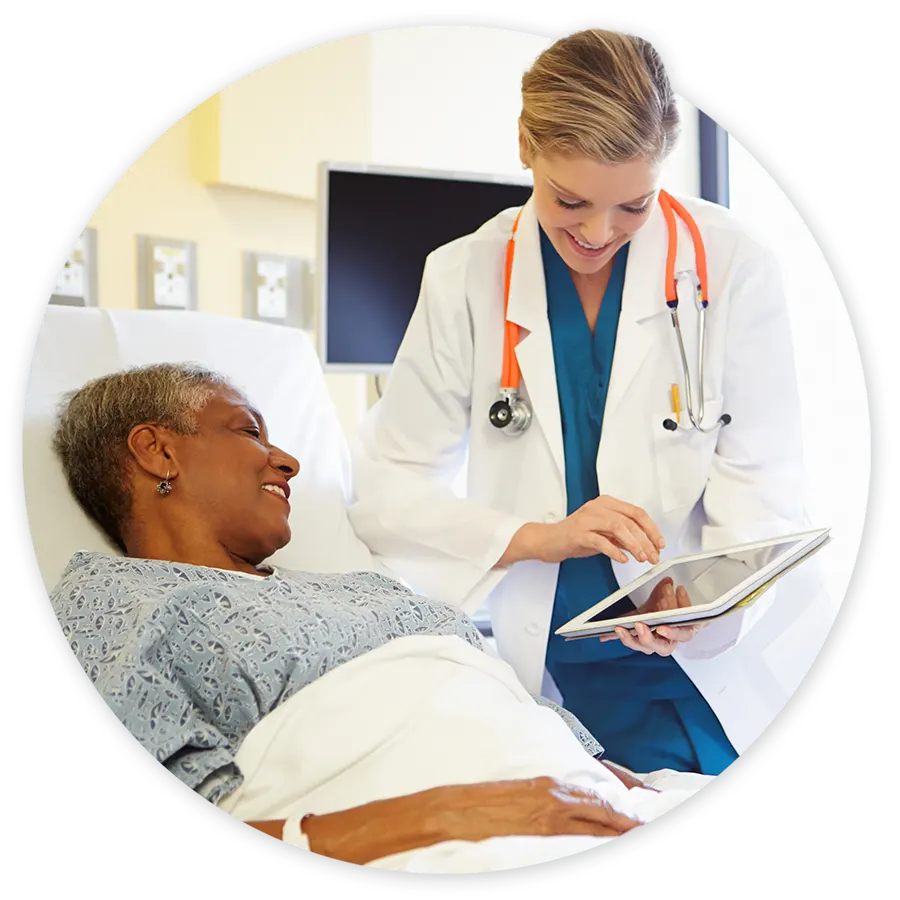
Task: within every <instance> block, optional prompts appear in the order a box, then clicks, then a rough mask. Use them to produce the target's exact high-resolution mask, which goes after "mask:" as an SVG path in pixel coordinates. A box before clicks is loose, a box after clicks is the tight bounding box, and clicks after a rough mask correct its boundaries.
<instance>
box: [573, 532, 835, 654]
mask: <svg viewBox="0 0 900 900" xmlns="http://www.w3.org/2000/svg"><path fill="white" fill-rule="evenodd" d="M829 533H830V529H828V528H821V529H818V530H816V531H805V532H802V533H800V534H792V535H786V536H784V537H778V538H772V539H770V540H766V541H756V542H754V543H751V544H740V545H738V546H735V547H726V548H723V549H721V550H712V551H708V552H706V553H697V554H694V555H692V556H679V557H673V558H672V559H667V560H663V561H662V562H660V563H659V564H658V565H656V566H653V568H652V569H650V570H648V571H647V572H645V573H644V574H643V575H641V576H640V577H638V578H636V579H635V580H634V581H632V582H631V584H628V585H626V586H625V587H623V588H621V589H620V590H618V591H616V592H615V593H614V594H612V595H611V596H609V597H607V598H606V599H604V600H601V601H600V602H599V603H597V604H596V605H594V606H592V607H591V608H590V609H588V610H586V611H585V612H583V613H581V615H578V616H576V617H575V618H574V619H572V620H571V621H569V622H567V623H566V624H565V625H563V626H562V627H561V628H558V629H557V630H556V634H559V635H562V636H563V637H565V638H566V639H567V640H577V639H578V638H586V637H593V636H595V635H600V634H609V633H610V632H613V631H615V629H616V628H617V627H620V626H622V627H625V628H628V629H629V630H631V629H633V628H634V626H635V625H636V624H637V623H638V622H643V623H644V624H645V625H647V626H648V627H650V628H657V627H659V626H660V625H679V624H681V625H684V624H688V623H691V622H698V621H701V620H704V619H711V618H715V617H717V616H720V615H723V614H725V613H726V612H729V611H730V610H732V609H733V608H734V607H736V606H738V605H739V604H741V603H744V602H752V600H755V599H756V597H757V596H759V595H760V594H761V593H763V590H762V589H764V588H765V587H766V586H767V585H769V584H770V583H771V582H773V581H774V580H775V579H777V578H778V577H780V576H781V575H782V574H784V573H785V572H786V571H787V570H788V569H790V568H793V567H794V566H795V565H798V564H799V563H800V562H802V561H803V560H804V559H806V558H807V557H808V556H810V555H811V554H812V553H814V552H815V551H816V550H818V549H819V548H820V547H822V546H824V544H825V543H826V542H827V541H828V539H829ZM677 588H683V589H684V590H683V591H676V589H677Z"/></svg>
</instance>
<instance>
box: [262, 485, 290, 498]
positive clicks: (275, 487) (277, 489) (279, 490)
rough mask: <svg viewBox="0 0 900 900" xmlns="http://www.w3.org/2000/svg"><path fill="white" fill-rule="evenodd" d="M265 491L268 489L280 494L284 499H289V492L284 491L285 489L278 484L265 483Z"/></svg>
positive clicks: (271, 492)
mask: <svg viewBox="0 0 900 900" xmlns="http://www.w3.org/2000/svg"><path fill="white" fill-rule="evenodd" d="M262 489H263V490H264V491H268V492H269V493H270V494H278V496H279V497H281V498H282V499H284V500H287V494H286V493H285V492H284V489H283V488H282V487H281V486H280V485H277V484H264V485H263V486H262Z"/></svg>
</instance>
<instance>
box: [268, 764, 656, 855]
mask: <svg viewBox="0 0 900 900" xmlns="http://www.w3.org/2000/svg"><path fill="white" fill-rule="evenodd" d="M250 824H253V825H255V826H256V827H260V826H261V825H262V824H263V823H250ZM640 824H641V823H640V822H638V821H636V820H635V819H631V818H629V817H628V816H626V815H623V814H622V813H619V812H616V811H615V810H614V809H612V807H610V806H609V805H608V804H607V803H605V802H604V801H602V800H600V799H599V798H598V797H597V795H596V794H592V793H591V792H590V791H586V790H582V789H581V788H577V787H574V786H572V785H567V784H563V783H562V782H559V781H556V780H555V779H553V778H533V779H528V780H517V781H493V782H484V783H480V784H467V785H448V786H446V787H437V788H432V789H431V790H427V791H420V792H418V793H416V794H409V795H408V796H405V797H394V798H391V799H389V800H377V801H375V802H373V803H367V804H365V805H363V806H357V807H354V808H353V809H348V810H343V811H342V812H337V813H328V814H326V815H321V816H312V817H311V818H309V819H307V820H306V822H305V824H304V832H305V833H306V835H307V837H308V838H309V846H310V850H312V851H314V852H315V853H321V854H323V855H324V856H331V857H333V858H335V859H343V860H345V861H346V862H354V863H359V864H361V865H362V864H364V863H367V862H371V861H372V860H373V859H379V858H381V857H383V856H389V855H391V854H394V853H402V852H404V851H407V850H415V849H417V848H419V847H428V846H431V845H432V844H437V843H440V842H441V841H450V840H463V841H481V840H485V839H486V838H490V837H501V836H508V835H558V834H587V835H595V836H598V837H616V836H618V835H620V834H624V833H625V832H626V831H630V830H631V829H632V828H634V827H636V826H637V825H640ZM262 830H266V831H269V833H272V829H269V828H263V829H262Z"/></svg>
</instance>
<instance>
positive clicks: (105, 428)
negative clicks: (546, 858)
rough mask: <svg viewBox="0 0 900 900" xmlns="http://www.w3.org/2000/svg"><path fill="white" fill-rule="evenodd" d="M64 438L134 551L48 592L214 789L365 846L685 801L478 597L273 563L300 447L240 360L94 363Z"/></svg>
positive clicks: (66, 457) (656, 808)
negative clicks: (536, 662) (496, 640)
mask: <svg viewBox="0 0 900 900" xmlns="http://www.w3.org/2000/svg"><path fill="white" fill-rule="evenodd" d="M54 449H55V451H56V453H57V455H58V456H59V458H60V460H61V462H62V465H63V468H64V470H65V473H66V477H67V479H68V482H69V485H70V487H71V489H72V491H73V493H74V494H75V496H76V498H77V499H78V501H79V503H80V504H81V506H82V507H83V508H84V510H85V511H86V512H87V513H88V515H90V516H91V517H92V518H93V519H94V520H95V521H96V522H97V523H98V524H99V525H100V526H101V527H102V528H103V530H104V531H105V532H106V534H107V535H108V536H109V538H110V539H111V540H112V541H113V542H114V543H115V544H116V545H117V546H118V547H119V548H120V549H121V551H122V552H123V553H124V554H125V555H124V557H118V556H110V555H106V554H102V553H86V552H81V553H76V554H75V556H74V557H73V558H72V560H71V561H70V563H69V565H68V566H67V568H66V571H65V572H64V574H63V577H62V579H61V581H60V583H59V584H58V585H57V587H56V588H55V589H54V590H53V592H52V594H51V600H52V602H53V606H54V609H55V611H56V614H57V617H58V618H59V620H60V623H61V625H62V627H63V630H64V632H65V635H66V637H67V639H68V641H69V643H70V646H71V647H72V649H73V651H74V652H75V653H76V655H77V656H78V658H79V660H80V662H81V664H82V666H83V668H84V669H85V671H86V672H87V674H88V675H89V676H90V678H91V680H92V681H93V683H94V685H95V686H96V687H97V689H98V690H99V691H100V692H101V694H102V695H103V697H104V699H105V700H106V702H107V703H108V704H109V706H110V707H111V708H112V709H113V711H114V712H115V713H116V715H117V716H118V717H119V719H120V720H121V721H122V723H123V724H124V725H125V726H126V727H127V728H128V729H129V730H130V731H131V732H132V734H133V735H134V736H135V737H136V738H137V739H138V740H139V741H140V742H141V743H142V744H143V745H144V747H145V748H146V749H147V750H149V751H150V752H151V753H153V754H154V755H155V756H156V758H157V759H158V760H159V761H160V762H162V763H163V764H164V765H165V766H166V767H167V768H168V769H169V770H170V771H171V772H173V773H174V774H175V775H176V776H177V777H178V778H179V779H181V780H182V781H183V782H185V783H186V784H187V785H188V786H189V787H191V788H192V789H194V790H196V791H198V792H199V793H200V794H201V795H203V796H204V797H206V798H207V799H209V800H210V801H211V802H213V803H216V804H218V805H219V806H221V807H222V808H224V809H227V810H228V811H230V812H231V813H232V814H234V815H236V816H238V817H239V818H242V819H243V820H245V821H249V822H250V824H252V825H254V826H255V827H257V828H259V829H261V830H263V831H266V832H267V833H270V834H273V835H274V836H277V837H281V836H282V829H283V826H284V820H286V819H288V818H289V817H296V816H297V815H299V814H301V813H306V814H308V815H306V816H305V817H304V820H303V824H302V830H303V832H304V833H305V835H306V837H307V839H308V841H309V847H310V849H311V850H313V851H315V852H317V853H321V854H324V855H327V856H331V857H334V858H338V859H343V860H347V861H350V862H356V863H371V862H373V861H376V860H380V859H388V858H400V857H397V856H396V855H397V854H401V855H402V854H409V853H411V852H415V851H417V850H419V849H421V848H428V847H435V846H437V845H440V844H443V843H444V842H447V841H454V840H455V841H467V842H477V841H484V840H485V839H490V838H501V837H504V836H529V835H530V836H552V835H588V836H593V837H595V838H601V839H608V838H611V837H615V836H617V835H620V834H622V833H624V832H626V831H628V830H630V829H631V828H633V827H635V826H636V825H639V824H641V822H642V821H647V820H649V819H650V818H653V817H654V816H655V815H658V814H659V813H660V812H662V811H664V810H665V809H666V808H668V807H669V806H671V805H672V802H671V801H666V800H664V795H666V794H668V793H669V792H665V791H664V792H662V793H655V792H653V790H652V789H651V788H649V787H646V786H644V785H643V784H642V783H641V782H639V781H637V780H636V779H634V778H631V777H630V775H629V774H627V773H625V772H622V771H621V770H618V769H617V768H616V767H614V766H609V765H605V764H601V763H600V762H599V761H598V759H599V756H600V755H601V754H602V748H601V747H600V745H599V744H598V743H597V742H596V741H595V740H594V738H593V737H592V736H591V735H590V734H588V733H587V732H586V731H585V729H584V728H583V727H582V726H581V725H580V723H579V722H578V721H577V720H575V719H574V717H572V716H571V715H570V714H568V713H566V712H564V711H562V710H560V709H559V708H558V707H555V706H553V705H552V704H549V702H548V701H535V700H534V699H533V698H531V697H529V696H528V695H527V694H526V693H525V692H524V689H523V688H522V687H521V685H519V683H518V682H517V681H516V679H515V676H514V675H513V674H512V670H511V669H510V668H509V667H508V666H507V665H506V664H505V663H503V662H501V661H500V660H499V659H497V658H496V657H495V656H493V655H492V654H491V653H490V652H489V651H488V650H487V649H486V648H485V647H484V646H483V644H482V638H481V636H480V634H479V632H478V631H477V629H476V628H475V626H474V624H473V622H472V621H471V620H470V619H469V618H468V617H467V616H466V615H464V614H463V613H462V612H460V611H459V610H457V609H454V608H451V607H449V606H446V605H444V604H441V603H435V602H432V601H429V600H427V599H425V598H423V597H419V596H415V595H413V594H412V593H410V592H409V591H408V590H406V589H405V588H404V587H403V586H402V585H400V584H398V583H396V582H394V581H392V580H390V579H388V578H386V577H384V576H382V575H379V574H374V573H357V574H349V575H347V574H342V575H313V574H305V573H298V572H288V571H282V570H276V569H273V568H272V567H269V566H266V565H265V563H264V561H265V560H266V559H267V558H268V557H270V556H271V555H272V554H273V553H274V552H275V551H276V550H278V549H279V548H281V547H283V546H285V545H286V544H287V543H288V541H289V540H290V536H291V533H290V526H289V523H288V517H289V513H290V504H291V502H294V503H298V502H299V503H300V504H301V506H302V503H303V498H302V497H299V498H294V499H293V501H292V498H291V487H290V481H291V479H293V478H294V476H295V475H297V473H298V469H299V465H298V462H297V460H296V459H294V458H293V457H292V456H290V455H289V454H287V453H285V452H284V451H283V450H281V449H279V448H278V447H276V446H274V445H273V444H271V443H270V442H269V438H268V434H267V432H266V425H265V422H264V421H263V418H262V416H261V414H260V413H259V412H258V411H256V410H255V409H254V408H253V407H252V406H251V405H250V404H249V403H248V401H247V399H246V398H245V397H244V396H243V395H242V394H241V393H240V392H239V391H238V390H237V389H236V388H234V387H233V386H232V385H230V384H229V383H228V382H227V381H226V380H225V379H224V378H222V377H221V376H219V375H217V374H215V373H213V372H210V371H207V370H205V369H202V368H200V367H197V366H188V365H170V364H164V365H154V366H146V367H144V368H141V369H133V370H130V371H127V372H121V373H118V374H114V375H110V376H107V377H104V378H100V379H97V380H95V381H92V382H90V383H89V384H87V385H86V386H84V387H83V388H82V389H81V390H79V391H76V392H75V393H74V394H72V395H70V397H68V398H67V400H66V402H65V403H64V405H63V408H62V410H61V414H60V421H59V424H58V427H57V430H56V433H55V435H54ZM595 757H597V758H596V759H595ZM671 793H672V794H681V793H682V792H680V791H675V792H671ZM678 799H680V798H678ZM582 846H583V844H582V845H579V848H578V849H580V848H581V847H582ZM567 852H573V851H572V850H569V851H567ZM557 855H564V852H563V851H560V853H558V854H557ZM535 858H536V857H534V856H531V857H530V858H529V859H528V860H527V861H534V860H535Z"/></svg>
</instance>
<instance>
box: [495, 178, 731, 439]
mask: <svg viewBox="0 0 900 900" xmlns="http://www.w3.org/2000/svg"><path fill="white" fill-rule="evenodd" d="M659 205H660V208H661V209H662V213H663V217H664V218H665V221H666V230H667V231H668V238H669V246H668V252H667V254H666V279H665V287H666V306H668V307H669V312H670V314H671V316H672V325H673V327H674V328H675V334H676V337H677V339H678V350H679V353H680V355H681V367H682V371H683V373H684V387H685V399H686V401H687V413H688V418H689V419H690V422H691V425H692V426H693V427H694V428H696V429H697V430H698V431H701V432H703V433H704V434H710V433H712V432H714V431H716V430H718V429H719V428H721V427H722V426H724V425H727V424H728V423H729V422H730V421H731V416H729V415H728V414H727V413H725V414H723V415H721V416H719V418H718V419H717V420H716V422H715V424H714V425H712V426H710V427H704V425H703V418H704V406H703V394H704V391H703V388H704V380H703V357H704V344H705V341H706V309H707V307H708V306H709V297H708V295H707V278H706V248H705V247H704V245H703V237H702V236H701V234H700V229H699V228H698V227H697V223H696V222H695V221H694V217H693V216H692V215H691V214H690V213H689V212H688V211H687V210H686V209H685V208H684V206H682V204H681V203H679V202H678V201H677V200H676V199H675V198H674V197H673V196H672V195H671V194H668V193H666V191H660V192H659ZM521 215H522V210H519V213H518V215H517V216H516V220H515V222H514V223H513V227H512V233H511V234H510V237H509V241H508V242H507V244H506V264H505V271H504V287H503V313H504V317H506V318H505V323H504V334H503V372H502V374H501V378H500V399H499V400H497V401H496V402H495V403H494V404H493V405H492V406H491V409H490V413H489V418H490V422H491V424H492V425H493V426H494V427H495V428H499V429H501V430H502V431H503V433H504V434H508V435H518V434H522V433H523V432H524V431H526V430H527V429H528V427H529V426H530V425H531V418H532V413H531V406H530V405H529V404H528V401H527V400H525V399H524V398H522V397H520V396H519V384H520V382H521V372H520V371H519V361H518V359H517V358H516V352H515V348H516V345H517V344H518V343H519V337H520V334H519V326H518V325H516V324H515V323H514V322H510V321H509V318H508V314H509V288H510V283H511V281H512V267H513V259H514V257H515V253H516V229H517V228H518V227H519V218H520V217H521ZM676 215H677V216H678V217H679V218H680V219H681V220H682V222H684V224H685V225H686V226H687V228H688V231H689V232H690V235H691V240H692V241H693V244H694V260H695V265H696V271H684V272H678V273H676V272H675V257H676V255H677V253H678V223H677V221H676V219H675V216H676ZM682 279H685V280H689V281H690V283H691V285H692V287H693V289H694V297H695V300H696V304H697V322H698V340H697V376H698V379H699V381H700V395H699V400H698V403H697V407H696V412H695V407H694V395H693V390H692V388H691V373H690V367H689V366H688V360H687V353H686V352H685V349H684V339H683V338H682V335H681V325H680V324H679V322H678V282H679V281H681V280H682ZM679 427H680V426H679V425H678V424H677V423H676V422H675V421H674V420H673V419H666V420H665V421H664V422H663V428H665V429H666V430H667V431H675V430H676V429H678V428H679Z"/></svg>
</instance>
